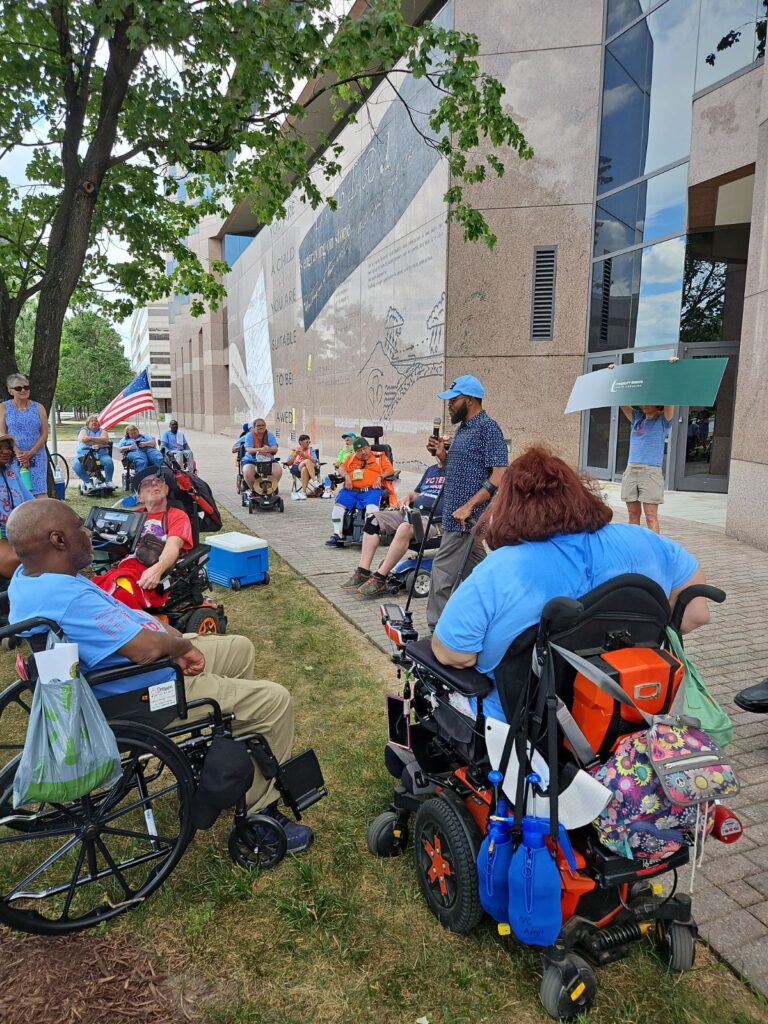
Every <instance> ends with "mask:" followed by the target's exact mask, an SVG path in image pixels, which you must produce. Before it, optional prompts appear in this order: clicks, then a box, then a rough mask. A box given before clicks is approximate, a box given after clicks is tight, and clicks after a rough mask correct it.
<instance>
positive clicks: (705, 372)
mask: <svg viewBox="0 0 768 1024" xmlns="http://www.w3.org/2000/svg"><path fill="white" fill-rule="evenodd" d="M727 362H728V360H727V358H721V357H717V358H712V359H681V360H680V361H679V362H676V363H670V362H669V360H668V359H659V360H654V361H653V362H648V363H625V364H624V365H621V366H615V367H614V368H613V369H611V370H596V371H595V372H594V373H584V374H582V375H581V376H580V377H577V378H576V383H575V384H574V385H573V390H572V391H571V397H570V398H569V399H568V405H566V407H565V411H566V412H581V411H582V410H583V409H601V408H604V407H605V406H611V405H713V404H714V401H715V398H716V397H717V392H718V389H719V387H720V382H721V381H722V379H723V374H724V373H725V364H726V363H727Z"/></svg>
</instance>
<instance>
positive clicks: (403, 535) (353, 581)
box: [341, 465, 445, 597]
mask: <svg viewBox="0 0 768 1024" xmlns="http://www.w3.org/2000/svg"><path fill="white" fill-rule="evenodd" d="M444 483H445V469H444V468H443V467H442V466H438V465H435V466H429V467H428V468H427V469H426V470H425V471H424V475H423V476H422V478H421V480H419V482H418V484H417V485H416V489H415V490H414V491H412V492H411V493H410V494H409V495H407V496H406V498H405V500H404V501H403V504H402V508H401V510H400V511H398V510H397V509H391V508H388V509H384V510H383V511H381V512H377V513H376V514H375V516H372V517H371V518H370V519H368V520H367V521H366V524H365V531H364V533H363V544H362V548H361V550H360V561H359V563H358V566H357V568H356V569H355V571H354V572H353V573H352V575H351V576H350V577H349V579H348V580H347V581H346V583H342V584H341V587H342V589H343V590H356V591H357V593H358V594H361V595H362V596H363V597H380V596H381V595H382V594H386V592H387V576H388V575H389V574H390V573H391V572H392V570H393V569H394V567H395V566H396V565H397V563H398V562H399V561H400V559H401V558H402V557H403V556H404V555H405V553H406V551H407V550H408V548H409V547H410V546H411V543H412V541H413V527H412V526H411V522H410V519H408V517H407V511H408V509H410V508H411V506H414V505H415V506H416V507H417V508H419V509H420V510H421V511H423V514H424V517H425V520H426V517H427V516H428V515H429V514H430V509H431V508H432V507H433V506H434V504H435V502H437V507H436V508H435V513H434V516H433V521H432V525H431V526H430V528H429V537H430V538H433V537H439V536H440V532H441V529H440V526H439V525H438V523H439V519H440V516H441V515H442V505H443V499H442V495H441V494H440V492H441V490H442V488H443V484H444ZM420 499H421V500H420ZM425 525H426V523H425ZM382 534H383V535H385V536H386V535H387V534H389V535H390V536H392V542H391V543H390V545H389V548H388V549H387V553H386V555H385V556H384V558H383V560H382V562H381V565H380V566H379V568H378V569H377V570H376V572H375V573H373V574H372V573H371V563H372V562H373V556H374V554H375V553H376V548H377V547H378V546H379V544H380V543H381V537H382Z"/></svg>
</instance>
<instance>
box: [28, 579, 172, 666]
mask: <svg viewBox="0 0 768 1024" xmlns="http://www.w3.org/2000/svg"><path fill="white" fill-rule="evenodd" d="M8 597H9V600H10V603H11V615H10V621H11V622H21V621H22V619H31V618H34V617H36V616H39V617H42V618H46V619H52V620H53V621H54V622H56V623H58V625H59V626H60V627H61V628H62V630H63V631H64V634H65V636H66V638H67V640H68V641H69V642H70V643H73V644H77V645H78V648H79V652H80V669H81V671H83V672H90V671H93V670H94V669H97V668H110V667H112V666H114V665H131V664H133V662H131V661H129V660H128V659H127V658H124V657H122V655H119V654H117V653H116V652H117V651H119V650H120V648H121V647H122V646H123V645H124V644H127V643H128V641H129V640H132V639H133V638H134V637H135V636H136V635H137V634H138V633H139V632H140V631H141V630H142V629H150V630H153V631H154V632H156V633H164V632H165V627H164V626H163V624H162V622H160V621H159V619H158V618H157V617H156V616H153V615H147V614H146V613H145V612H140V611H134V610H133V608H128V607H126V606H125V605H124V604H120V603H119V602H117V601H115V599H114V598H113V597H110V596H109V594H106V593H105V592H104V591H103V590H100V589H99V588H98V587H97V586H96V584H95V583H92V582H91V581H90V580H87V579H86V578H85V577H84V576H65V575H62V574H61V573H52V572H47V573H42V574H41V575H40V576H25V575H24V570H23V567H22V566H19V568H18V569H17V570H16V572H15V573H14V574H13V578H12V579H11V583H10V586H9V588H8ZM150 676H151V678H149V677H150ZM155 677H156V678H155ZM173 678H175V677H174V673H173V671H172V670H169V669H159V670H157V671H156V672H152V673H148V677H147V679H146V681H147V682H161V681H165V680H168V679H173ZM144 679H145V677H144V676H143V675H142V680H144Z"/></svg>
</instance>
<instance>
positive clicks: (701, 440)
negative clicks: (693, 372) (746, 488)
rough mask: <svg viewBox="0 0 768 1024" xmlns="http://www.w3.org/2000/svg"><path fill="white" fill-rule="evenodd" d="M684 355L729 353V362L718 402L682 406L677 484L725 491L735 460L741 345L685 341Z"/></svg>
mask: <svg viewBox="0 0 768 1024" xmlns="http://www.w3.org/2000/svg"><path fill="white" fill-rule="evenodd" d="M681 356H682V357H683V358H685V359H711V358H712V357H714V356H727V357H728V364H727V366H726V368H725V373H724V375H723V380H722V383H721V385H720V390H719V391H718V393H717V397H716V398H715V403H714V405H708V406H681V407H680V408H679V409H678V417H677V419H678V430H677V435H678V436H677V462H676V471H675V487H676V488H677V489H678V490H681V491H714V492H719V493H722V494H724V493H725V492H726V491H727V490H728V472H729V467H730V461H731V439H732V434H733V409H734V401H735V398H736V376H737V370H738V365H739V348H738V345H722V346H721V345H718V346H712V345H709V344H706V345H683V346H682V352H681Z"/></svg>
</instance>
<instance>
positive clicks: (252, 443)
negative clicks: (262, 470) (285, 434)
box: [241, 430, 277, 462]
mask: <svg viewBox="0 0 768 1024" xmlns="http://www.w3.org/2000/svg"><path fill="white" fill-rule="evenodd" d="M264 443H265V444H266V445H267V446H268V447H270V448H277V438H276V437H275V435H274V434H273V433H272V432H271V431H270V430H268V431H267V440H266V442H264ZM264 443H262V444H257V443H256V438H255V436H254V433H253V431H252V430H249V431H248V433H247V434H246V435H245V443H244V445H243V448H244V450H245V449H247V448H262V447H264ZM272 458H273V457H272V456H271V455H251V454H250V453H249V452H248V451H246V452H245V455H244V456H243V458H242V459H241V461H242V462H272Z"/></svg>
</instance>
